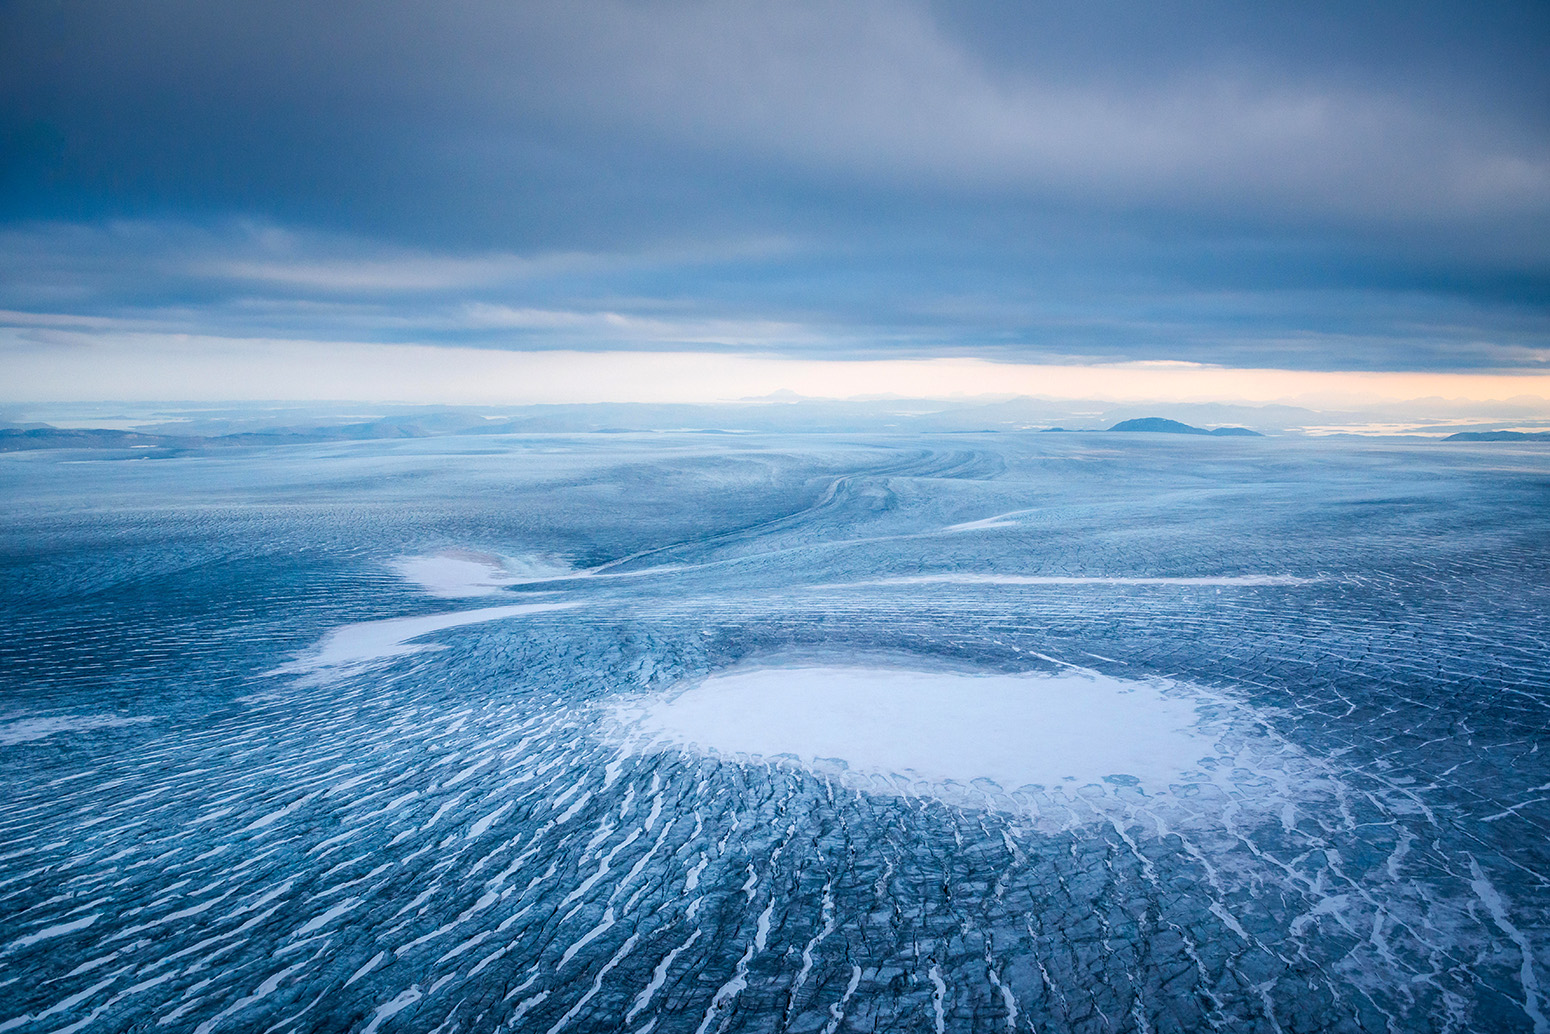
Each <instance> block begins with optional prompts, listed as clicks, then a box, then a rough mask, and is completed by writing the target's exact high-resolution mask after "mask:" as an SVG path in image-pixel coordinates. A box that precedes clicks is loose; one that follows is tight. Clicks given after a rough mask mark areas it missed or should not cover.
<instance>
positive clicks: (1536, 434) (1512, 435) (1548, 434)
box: [1443, 431, 1550, 442]
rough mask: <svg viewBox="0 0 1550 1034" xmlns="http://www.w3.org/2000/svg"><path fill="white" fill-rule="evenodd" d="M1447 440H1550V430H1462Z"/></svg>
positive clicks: (1449, 436) (1445, 439) (1446, 440)
mask: <svg viewBox="0 0 1550 1034" xmlns="http://www.w3.org/2000/svg"><path fill="white" fill-rule="evenodd" d="M1443 441H1445V442H1550V431H1460V432H1459V433H1458V434H1450V435H1448V437H1446V438H1444V439H1443Z"/></svg>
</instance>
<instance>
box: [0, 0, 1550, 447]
mask: <svg viewBox="0 0 1550 1034" xmlns="http://www.w3.org/2000/svg"><path fill="white" fill-rule="evenodd" d="M0 156H3V164H0V401H11V402H15V401H49V400H53V401H60V400H77V399H86V398H100V399H111V398H115V397H122V398H134V399H156V398H162V399H172V398H180V399H248V398H280V397H284V398H295V399H305V398H319V399H322V398H330V399H348V398H361V399H399V400H411V401H436V402H459V401H480V402H489V401H509V402H513V403H521V402H535V401H595V400H597V399H599V398H605V399H607V400H613V401H631V400H652V401H659V400H663V399H669V397H670V400H676V401H714V400H721V399H728V398H739V397H744V396H757V395H762V394H766V393H769V392H773V391H778V390H792V391H800V392H801V393H804V394H814V395H827V396H836V397H847V396H851V395H867V394H911V393H916V394H918V393H922V392H924V393H928V394H929V393H938V394H940V393H949V394H959V395H976V394H989V395H996V394H1001V395H1004V394H1008V393H1028V394H1039V393H1041V392H1042V393H1045V394H1054V395H1060V396H1061V397H1071V398H1076V397H1095V398H1097V397H1103V398H1121V397H1124V398H1134V397H1138V396H1147V394H1148V393H1150V394H1151V396H1153V397H1156V398H1158V399H1172V400H1179V399H1198V398H1212V399H1235V400H1238V401H1249V402H1253V401H1275V400H1287V399H1291V398H1294V397H1295V398H1300V399H1303V400H1304V401H1308V400H1313V399H1325V400H1337V399H1346V400H1349V399H1350V398H1352V397H1353V396H1362V395H1364V394H1371V395H1374V396H1381V397H1383V398H1405V397H1408V398H1422V397H1441V398H1453V399H1477V400H1485V399H1506V398H1509V397H1513V396H1517V397H1520V398H1521V397H1530V398H1533V397H1538V398H1542V399H1550V6H1547V5H1545V4H1544V3H1538V2H1535V3H1523V4H1512V3H1493V4H1478V3H1472V4H1465V3H1426V2H1408V3H1387V2H1361V0H1345V2H1339V3H1322V2H1316V0H1315V2H1299V3H1295V4H1293V3H1276V2H1267V3H1257V4H1242V3H1229V2H1222V3H1215V2H1202V3H1191V4H1179V3H1168V2H1160V3H1152V4H1135V3H1114V2H1109V0H1093V2H1090V3H1084V4H1067V3H1060V4H1056V3H1044V2H1037V0H1025V2H1011V0H1005V2H1002V0H984V2H976V0H970V2H954V3H940V4H936V3H928V2H912V0H849V2H844V3H829V2H803V0H796V2H792V3H780V4H768V3H738V2H721V3H697V2H692V3H691V2H653V0H643V2H631V3H624V2H596V0H568V2H564V3H552V4H551V3H542V2H511V0H503V2H474V3H442V4H434V5H430V4H423V3H418V2H416V3H395V2H374V3H370V4H366V3H355V2H352V0H331V2H330V3H327V4H316V3H300V2H296V3H291V2H287V0H277V2H272V3H262V4H260V3H252V2H248V3H229V2H221V0H200V2H197V3H195V2H182V0H168V2H163V0H148V2H145V3H136V4H122V3H102V2H97V0H73V2H69V3H64V2H40V0H4V2H0ZM1062 393H1063V394H1062ZM1407 393H1413V394H1407ZM1331 404H1333V403H1331ZM1545 416H1547V417H1550V403H1546V406H1545Z"/></svg>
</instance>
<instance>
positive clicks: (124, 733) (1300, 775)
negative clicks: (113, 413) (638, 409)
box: [0, 432, 1550, 1034]
mask: <svg viewBox="0 0 1550 1034" xmlns="http://www.w3.org/2000/svg"><path fill="white" fill-rule="evenodd" d="M1547 500H1550V457H1547V456H1546V455H1545V453H1544V452H1543V450H1539V449H1536V448H1534V447H1532V446H1521V445H1515V444H1512V443H1491V444H1488V445H1461V446H1457V447H1454V446H1451V445H1450V446H1448V447H1438V446H1436V445H1428V444H1393V443H1382V442H1337V441H1314V442H1308V441H1281V440H1276V439H1213V438H1196V437H1179V436H1174V437H1172V438H1170V437H1168V436H1151V435H1145V434H1140V435H1133V436H1124V437H1123V440H1119V436H1086V435H1081V434H1068V435H1038V434H1013V433H999V434H990V433H987V434H982V435H976V434H952V435H946V434H944V435H939V436H931V435H919V434H908V435H906V434H899V435H887V434H855V435H820V434H810V435H784V436H783V435H774V434H740V435H703V434H694V433H687V432H686V433H640V434H607V435H573V436H565V435H527V436H481V437H479V438H455V437H447V438H436V439H425V440H393V441H370V442H346V443H329V444H324V445H304V446H284V447H279V446H277V447H255V448H252V449H246V450H241V451H232V452H229V453H222V454H219V455H215V454H208V455H201V454H195V453H190V454H186V455H178V454H169V455H166V456H158V457H157V458H155V459H144V458H133V456H132V455H131V454H128V453H126V454H125V455H124V456H117V455H107V454H101V453H92V454H85V453H82V454H72V453H68V452H54V453H12V454H6V455H4V456H0V515H3V521H4V533H3V536H0V570H3V577H4V579H5V586H6V591H5V593H4V594H3V598H0V632H3V634H0V691H3V694H4V695H3V698H0V780H3V789H4V800H5V802H6V806H5V808H4V809H3V811H0V1032H9V1031H18V1032H27V1034H31V1032H56V1031H88V1032H89V1031H93V1030H101V1031H110V1030H155V1031H166V1032H168V1034H176V1032H181V1031H187V1032H193V1034H213V1032H218V1031H256V1032H264V1034H284V1032H291V1031H361V1032H383V1034H392V1032H410V1031H414V1032H419V1031H424V1032H433V1031H439V1032H446V1034H450V1032H451V1031H453V1030H461V1031H524V1032H525V1031H538V1032H547V1034H561V1032H567V1031H569V1032H579V1031H615V1030H622V1031H630V1032H633V1034H645V1032H647V1031H651V1032H653V1034H662V1032H679V1031H682V1032H692V1034H709V1032H713V1031H714V1032H725V1031H792V1032H830V1034H839V1032H841V1031H861V1030H866V1031H932V1030H937V1031H947V1030H952V1031H959V1030H1019V1031H1024V1030H1038V1031H1049V1030H1074V1031H1108V1030H1124V1031H1148V1032H1161V1031H1198V1030H1222V1031H1266V1032H1277V1031H1283V1032H1298V1031H1434V1030H1436V1031H1476V1030H1479V1031H1486V1030H1490V1031H1498V1030H1501V1031H1534V1032H1541V1031H1547V1030H1550V1021H1547V1015H1550V1002H1547V1001H1546V995H1547V987H1550V984H1547V981H1550V884H1547V873H1550V839H1547V837H1550V764H1547V763H1546V755H1547V753H1550V752H1547V751H1546V750H1545V749H1543V748H1544V747H1545V740H1546V729H1547V718H1550V711H1547V706H1546V705H1547V696H1550V635H1547V631H1550V629H1547V625H1546V615H1547V614H1550V505H1547Z"/></svg>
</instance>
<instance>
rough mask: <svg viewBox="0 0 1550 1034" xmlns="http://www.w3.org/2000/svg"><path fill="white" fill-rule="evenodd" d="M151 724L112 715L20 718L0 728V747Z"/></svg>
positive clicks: (148, 718)
mask: <svg viewBox="0 0 1550 1034" xmlns="http://www.w3.org/2000/svg"><path fill="white" fill-rule="evenodd" d="M149 721H154V719H153V718H151V717H149V716H146V717H138V718H121V717H119V716H118V715H111V714H67V715H54V716H51V717H47V718H21V719H17V720H14V721H8V722H6V723H4V724H0V747H13V746H15V745H16V744H18V743H27V742H30V741H32V740H41V739H43V738H44V737H45V736H52V735H54V734H55V733H60V732H89V731H91V730H92V729H116V728H118V727H119V726H121V725H138V724H139V723H141V722H149Z"/></svg>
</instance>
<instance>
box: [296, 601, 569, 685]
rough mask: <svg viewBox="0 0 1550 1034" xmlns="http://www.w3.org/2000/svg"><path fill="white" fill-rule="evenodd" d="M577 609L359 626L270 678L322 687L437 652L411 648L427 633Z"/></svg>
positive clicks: (508, 610)
mask: <svg viewBox="0 0 1550 1034" xmlns="http://www.w3.org/2000/svg"><path fill="white" fill-rule="evenodd" d="M579 606H581V603H579V602H571V603H517V604H513V605H511V606H508V607H481V608H479V609H477V610H457V611H452V612H451V613H447V614H426V615H423V616H421V617H412V618H387V619H385V620H382V621H361V622H358V623H356V624H353V625H344V626H342V627H340V628H336V629H334V630H333V631H332V632H330V633H329V634H328V635H327V636H325V637H324V638H323V640H322V641H321V642H320V643H318V645H317V646H316V647H315V648H314V649H313V650H312V652H311V653H310V654H307V655H306V656H303V657H299V658H297V659H296V660H294V661H292V662H290V663H289V664H283V665H281V666H280V667H278V668H276V669H274V670H273V671H271V672H269V674H271V675H292V674H295V675H307V676H311V677H312V678H313V679H314V680H316V681H326V680H327V679H330V678H334V677H337V676H341V675H347V674H352V673H354V672H356V671H358V670H360V669H361V668H364V667H366V666H368V665H371V664H374V663H377V662H380V661H385V660H388V659H390V658H393V657H401V656H404V655H406V654H412V653H419V652H420V651H422V650H436V649H440V647H438V646H436V645H434V644H431V643H415V642H414V640H416V639H419V638H421V637H422V636H427V635H430V634H431V633H432V632H440V631H443V630H444V629H448V628H460V627H462V626H464V625H478V624H483V623H485V622H488V621H500V620H502V619H504V618H511V617H518V616H520V615H523V614H539V613H542V612H544V611H548V610H567V609H569V608H571V607H579Z"/></svg>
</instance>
